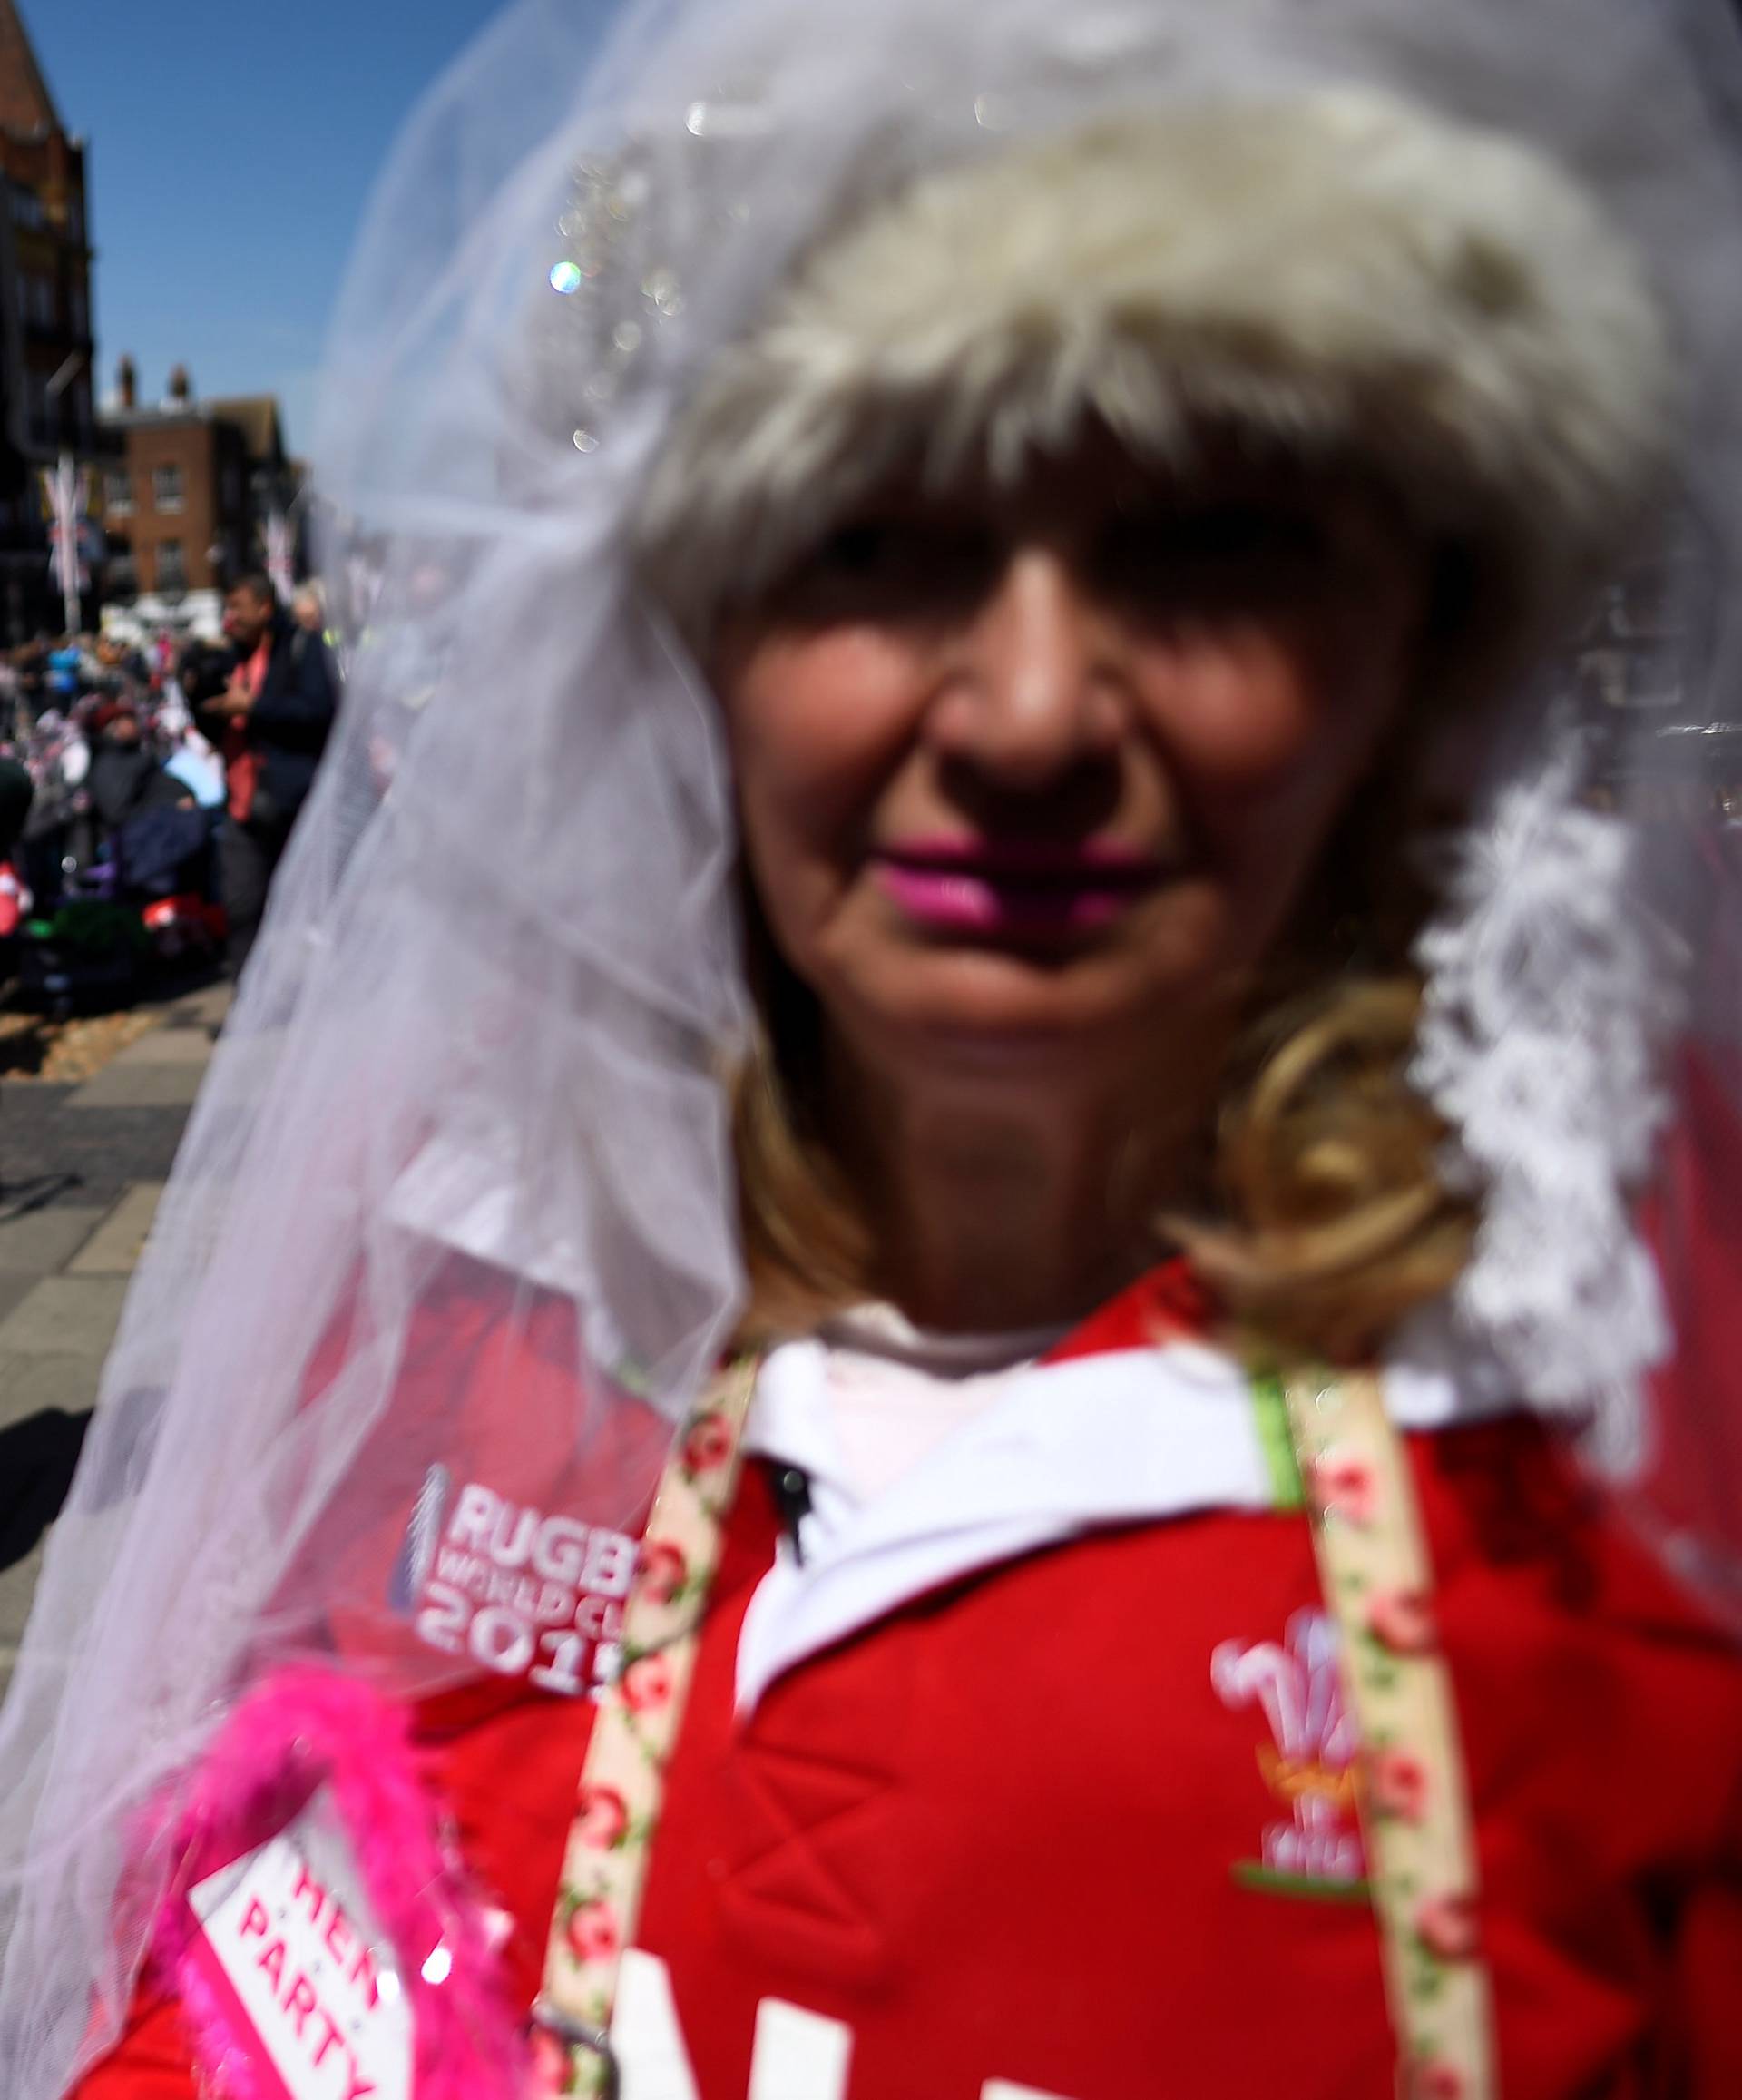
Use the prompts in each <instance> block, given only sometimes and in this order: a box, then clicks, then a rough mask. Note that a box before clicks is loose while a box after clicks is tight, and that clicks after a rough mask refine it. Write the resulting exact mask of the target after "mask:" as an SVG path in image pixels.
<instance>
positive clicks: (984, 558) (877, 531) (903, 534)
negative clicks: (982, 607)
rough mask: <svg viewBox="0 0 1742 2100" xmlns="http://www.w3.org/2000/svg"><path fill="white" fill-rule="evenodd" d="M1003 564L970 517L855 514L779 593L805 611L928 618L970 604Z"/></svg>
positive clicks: (782, 603)
mask: <svg viewBox="0 0 1742 2100" xmlns="http://www.w3.org/2000/svg"><path fill="white" fill-rule="evenodd" d="M998 566H999V554H998V548H997V545H996V542H995V540H994V538H993V535H992V534H991V533H990V532H989V531H986V530H984V529H983V528H981V527H979V526H977V525H974V524H972V523H966V522H964V523H954V522H952V521H949V520H944V519H931V518H906V517H899V516H896V517H888V518H883V517H863V518H854V519H850V520H848V521H847V523H846V524H845V525H837V527H836V529H835V530H834V531H833V532H832V533H830V534H829V535H828V536H827V538H826V539H825V540H823V541H822V542H821V544H820V545H818V546H817V548H816V549H815V551H814V552H813V553H812V554H810V555H809V556H808V557H807V559H806V560H805V561H804V562H802V563H801V564H799V565H798V567H797V568H796V569H795V570H794V571H793V572H792V573H791V574H790V575H788V577H787V579H786V580H785V582H784V583H783V584H781V585H780V587H779V589H778V592H777V594H776V597H777V601H778V605H779V608H780V609H781V610H782V611H783V612H784V613H788V614H789V615H792V616H796V617H800V618H807V617H808V618H815V619H845V618H849V617H858V618H872V617H876V618H878V619H888V620H905V619H927V618H934V617H937V616H940V615H943V614H944V613H953V612H956V611H960V610H964V609H965V608H967V607H968V606H971V605H972V604H974V602H975V601H976V600H977V599H978V598H979V597H980V596H981V595H983V594H984V592H985V591H986V590H987V589H988V588H989V587H990V586H991V584H993V581H994V580H995V578H996V576H997V574H998Z"/></svg>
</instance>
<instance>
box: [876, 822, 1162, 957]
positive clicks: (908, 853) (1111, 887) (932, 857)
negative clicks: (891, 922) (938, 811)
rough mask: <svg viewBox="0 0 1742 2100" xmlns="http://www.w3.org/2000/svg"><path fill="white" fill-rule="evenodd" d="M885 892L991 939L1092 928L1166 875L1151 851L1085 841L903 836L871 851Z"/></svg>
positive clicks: (949, 925) (943, 929)
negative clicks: (1060, 843)
mask: <svg viewBox="0 0 1742 2100" xmlns="http://www.w3.org/2000/svg"><path fill="white" fill-rule="evenodd" d="M872 868H873V871H874V873H875V875H876V880H877V883H878V886H879V887H880V888H881V889H882V890H883V893H884V895H885V896H886V897H887V898H889V899H890V900H891V901H892V902H893V903H894V904H895V905H896V906H897V907H898V908H900V909H901V910H902V911H903V912H905V914H906V915H907V917H908V918H911V919H914V920H915V921H917V923H918V924H919V925H921V926H923V927H927V928H929V929H931V930H933V931H935V932H939V933H956V934H978V935H980V936H982V937H986V938H990V939H993V940H996V939H1005V940H1032V939H1059V938H1067V939H1068V938H1069V937H1072V935H1081V934H1090V933H1097V932H1099V931H1101V929H1102V928H1103V927H1108V926H1111V924H1112V923H1113V921H1114V920H1115V919H1118V918H1121V917H1122V916H1123V914H1124V913H1125V912H1127V911H1128V910H1130V908H1131V907H1132V906H1133V905H1134V904H1136V903H1137V902H1138V901H1139V900H1140V898H1143V897H1144V896H1146V895H1147V894H1148V893H1149V892H1150V890H1152V889H1153V888H1155V887H1156V885H1157V884H1158V883H1160V881H1161V880H1162V878H1163V877H1164V876H1165V875H1166V873H1167V868H1166V867H1165V866H1164V864H1163V863H1162V862H1161V861H1160V859H1157V857H1156V856H1155V855H1154V854H1150V853H1140V852H1137V851H1135V850H1133V849H1130V848H1129V847H1123V846H1114V845H1109V844H1105V843H1101V842H1088V843H1082V844H1076V845H1052V844H1042V843H1040V842H1036V841H1030V840H1020V841H1014V840H996V839H902V840H900V841H898V842H897V843H896V844H895V845H893V846H888V847H885V848H883V849H881V850H880V851H878V852H876V854H874V855H873V856H872Z"/></svg>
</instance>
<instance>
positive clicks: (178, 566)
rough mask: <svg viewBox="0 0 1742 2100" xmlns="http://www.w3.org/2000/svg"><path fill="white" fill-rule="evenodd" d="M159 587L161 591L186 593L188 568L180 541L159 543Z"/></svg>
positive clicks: (160, 541)
mask: <svg viewBox="0 0 1742 2100" xmlns="http://www.w3.org/2000/svg"><path fill="white" fill-rule="evenodd" d="M157 587H158V589H159V590H160V591H185V590H186V589H187V587H188V567H187V564H186V563H185V562H184V561H183V560H182V558H181V541H180V540H159V542H158V543H157Z"/></svg>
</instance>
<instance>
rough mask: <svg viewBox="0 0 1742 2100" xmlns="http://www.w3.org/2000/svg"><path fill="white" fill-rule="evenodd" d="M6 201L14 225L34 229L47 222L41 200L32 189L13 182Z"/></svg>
mask: <svg viewBox="0 0 1742 2100" xmlns="http://www.w3.org/2000/svg"><path fill="white" fill-rule="evenodd" d="M6 201H7V204H8V206H9V207H10V209H11V212H12V222H13V224H14V225H15V226H27V227H29V228H31V229H32V230H33V231H34V230H35V229H36V228H38V227H41V226H44V225H46V224H47V222H48V214H47V213H46V212H45V211H44V210H43V201H42V199H41V198H40V197H39V196H38V195H37V194H36V192H35V191H34V190H26V189H24V188H23V187H22V186H21V185H20V184H18V183H14V184H13V185H12V187H11V193H10V195H9V196H8V198H7V200H6Z"/></svg>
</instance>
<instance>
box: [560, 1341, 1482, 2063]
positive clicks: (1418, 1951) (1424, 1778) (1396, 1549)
mask: <svg viewBox="0 0 1742 2100" xmlns="http://www.w3.org/2000/svg"><path fill="white" fill-rule="evenodd" d="M758 1368H759V1367H758V1359H755V1358H754V1357H749V1358H744V1359H740V1360H739V1361H738V1362H737V1363H735V1364H733V1365H731V1366H730V1367H729V1369H727V1370H725V1371H724V1372H722V1373H721V1374H720V1376H719V1378H718V1379H716V1380H715V1381H714V1383H713V1385H712V1386H711V1387H710V1389H709V1391H708V1393H707V1394H706V1396H705V1397H704V1398H703V1399H702V1401H701V1403H700V1406H699V1407H698V1408H697V1409H696V1411H695V1413H694V1414H693V1415H692V1416H691V1417H690V1421H689V1423H688V1425H687V1427H686V1428H685V1431H684V1434H683V1436H682V1438H681V1439H680V1443H679V1445H678V1448H677V1450H676V1452H675V1453H674V1455H673V1457H672V1458H671V1460H670V1464H669V1465H668V1466H667V1467H666V1471H665V1475H664V1477H663V1479H662V1480H661V1484H660V1488H659V1492H658V1495H657V1496H656V1497H655V1500H654V1504H653V1513H652V1516H651V1517H650V1519H649V1521H648V1527H647V1538H646V1543H645V1545H644V1546H643V1548H642V1555H641V1569H640V1572H639V1574H638V1575H637V1577H636V1581H635V1585H634V1587H633V1589H632V1591H631V1595H630V1599H629V1604H628V1609H627V1613H626V1614H625V1624H624V1635H623V1669H622V1673H621V1676H620V1677H619V1678H618V1680H617V1682H616V1683H615V1684H613V1685H612V1687H611V1689H610V1690H609V1691H608V1692H607V1693H605V1694H604V1696H603V1697H602V1700H601V1701H600V1707H599V1717H598V1720H597V1721H596V1722H595V1723H594V1725H593V1731H592V1740H591V1742H590V1743H589V1745H588V1749H587V1756H586V1761H585V1765H584V1767H583V1770H582V1779H581V1788H580V1795H579V1799H578V1802H577V1805H576V1811H575V1819H574V1822H573V1826H572V1828H571V1830H570V1832H569V1840H568V1847H567V1850H566V1852H565V1854H564V1858H563V1874H562V1879H561V1882H560V1883H559V1888H558V1896H557V1903H556V1909H555V1911H554V1913H553V1917H552V1919H551V1936H550V1940H549V1944H548V1947H547V1949H546V1954H545V1967H544V1981H543V1989H542V1990H541V1992H540V1994H539V1998H538V2002H537V2004H536V2006H535V2007H534V2008H533V2019H534V2022H535V2024H536V2025H537V2026H541V2027H543V2028H544V2029H545V2030H546V2031H547V2032H548V2033H550V2034H552V2035H553V2036H556V2037H557V2038H558V2039H559V2040H560V2041H561V2043H562V2044H563V2047H564V2048H565V2049H566V2050H567V2052H568V2054H569V2057H570V2061H571V2066H572V2069H573V2079H574V2083H573V2086H572V2087H571V2088H570V2089H571V2090H572V2091H573V2092H574V2093H575V2094H578V2095H599V2096H601V2100H612V2095H615V2094H616V2092H617V2070H616V2065H615V2061H614V2059H613V2058H612V2054H611V2047H610V2043H609V2039H608V2036H609V2030H610V2026H611V2017H612V2009H613V2007H614V2005H615V2002H616V1995H617V1979H618V1972H619V1969H620V1968H621V1962H622V1956H623V1950H624V1949H625V1948H627V1947H629V1946H630V1945H631V1944H632V1942H633V1939H634V1936H635V1931H636V1927H637V1925H638V1923H639V1921H640V1918H641V1898H642V1893H643V1890H644V1889H645V1886H646V1881H647V1874H648V1869H649V1867H650V1865H651V1849H652V1842H653V1837H654V1833H655V1830H656V1828H657V1825H658V1821H659V1814H660V1808H661V1801H662V1799H663V1795H664V1787H665V1774H666V1770H667V1766H668V1764H669V1762H670V1756H671V1752H672V1751H673V1749H674V1747H675V1746H676V1743H677V1740H678V1732H679V1730H680V1727H681V1725H682V1721H683V1712H684V1706H685V1703H686V1701H687V1699H688V1696H689V1691H690V1679H691V1677H692V1675H693V1674H694V1671H695V1662H696V1652H697V1649H698V1647H699V1645H700V1637H701V1621H702V1617H703V1614H704V1611H705V1608H706V1605H707V1602H708V1597H709V1595H710V1591H711V1588H712V1586H713V1581H714V1577H715V1575H716V1574H717V1573H718V1571H719V1557H720V1546H721V1539H722V1535H723V1533H724V1529H725V1523H726V1518H727V1515H728V1513H729V1510H730V1508H731V1506H732V1501H733V1497H734V1496H735V1495H736V1493H737V1489H738V1478H739V1467H740V1462H741V1457H742V1452H741V1446H742V1441H743V1432H744V1424H745V1418H746V1417H747V1415H748V1413H749V1403H750V1396H751V1394H752V1392H753V1390H754V1389H755V1385H756V1376H757V1371H758ZM1256 1382H1257V1386H1258V1391H1257V1394H1256V1396H1255V1398H1256V1404H1257V1407H1258V1416H1259V1420H1260V1429H1261V1436H1262V1435H1265V1433H1266V1432H1267V1431H1268V1432H1269V1435H1268V1438H1267V1441H1268V1446H1269V1456H1270V1457H1271V1461H1272V1471H1273V1476H1274V1477H1276V1479H1277V1500H1278V1502H1279V1503H1282V1504H1285V1505H1286V1504H1287V1503H1288V1502H1289V1501H1290V1500H1292V1499H1295V1498H1296V1496H1297V1495H1298V1492H1299V1487H1300V1486H1301V1485H1304V1487H1305V1491H1306V1498H1307V1506H1308V1508H1309V1511H1310V1514H1311V1517H1312V1529H1313V1541H1314V1547H1315V1551H1316V1556H1317V1561H1318V1569H1319V1579H1320V1583H1321V1585H1322V1587H1323V1589H1324V1593H1325V1599H1326V1608H1327V1609H1328V1610H1329V1612H1330V1613H1331V1615H1332V1616H1333V1617H1334V1618H1335V1620H1336V1624H1337V1626H1338V1629H1339V1633H1340V1635H1341V1639H1340V1642H1339V1655H1340V1667H1341V1671H1342V1675H1343V1682H1344V1690H1345V1696H1346V1699H1347V1701H1348V1704H1349V1710H1350V1712H1351V1713H1352V1715H1353V1717H1354V1720H1355V1726H1356V1729H1357V1732H1358V1733H1359V1735H1360V1739H1361V1742H1362V1744H1363V1784H1362V1786H1361V1787H1360V1789H1359V1798H1360V1801H1361V1820H1362V1827H1363V1834H1364V1837H1365V1842H1366V1850H1367V1861H1368V1869H1369V1878H1370V1883H1371V1888H1372V1901H1373V1908H1374V1911H1375V1916H1376V1918H1377V1919H1378V1924H1379V1931H1380V1940H1381V1946H1382V1948H1383V1954H1384V1961H1385V1991H1386V1998H1387V2002H1388V2004H1389V2007H1390V2011H1391V2021H1392V2027H1393V2031H1394V2033H1395V2036H1396V2040H1397V2061H1398V2075H1397V2092H1398V2095H1399V2100H1497V2095H1498V2093H1499V2084H1498V2079H1497V2075H1496V2072H1495V2067H1494V2055H1493V2017H1492V2003H1491V1997H1490V1990H1489V1981H1488V1974H1487V1970H1486V1968H1485V1967H1484V1965H1483V1961H1482V1959H1481V1957H1480V1954H1479V1951H1478V1948H1477V1944H1476V1936H1475V1898H1476V1873H1475V1848H1474V1841H1473V1835H1472V1828H1471V1820H1470V1811H1469V1803H1468V1798H1467V1792H1466V1788H1465V1783H1464V1770H1463V1757H1462V1754H1461V1752H1460V1748H1459V1743H1458V1734H1457V1721H1456V1712H1455V1708H1454V1706H1453V1696H1452V1687H1451V1681H1450V1677H1449V1674H1448V1673H1447V1671H1446V1667H1445V1664H1444V1660H1443V1658H1442V1657H1441V1655H1440V1654H1439V1652H1438V1648H1437V1644H1436V1640H1435V1636H1434V1621H1433V1613H1432V1609H1431V1601H1430V1600H1431V1595H1432V1582H1433V1575H1432V1569H1431V1567H1430V1565H1429V1562H1428V1556H1427V1549H1426V1545H1425V1539H1424V1533H1423V1530H1422V1524H1421V1516H1420V1513H1419V1511H1418V1509H1417V1506H1416V1502H1415V1494H1414V1483H1413V1481H1412V1479H1411V1477H1410V1472H1409V1465H1408V1460H1407V1458H1406V1457H1405V1455H1404V1448H1403V1444H1402V1440H1401V1438H1399V1437H1398V1434H1397V1432H1396V1429H1395V1428H1394V1427H1393V1425H1392V1422H1391V1420H1390V1418H1389V1417H1388V1416H1387V1414H1386V1412H1385V1399H1384V1394H1383V1391H1382V1389H1381V1387H1380V1383H1379V1381H1378V1379H1376V1378H1373V1377H1370V1376H1368V1375H1366V1374H1335V1375H1334V1374H1329V1373H1325V1372H1320V1371H1316V1370H1311V1369H1299V1370H1296V1371H1291V1372H1290V1373H1289V1374H1288V1375H1287V1376H1286V1377H1284V1378H1282V1379H1263V1378H1260V1379H1258V1380H1257V1381H1256ZM1278 1400H1279V1401H1280V1407H1279V1408H1278V1406H1277V1401H1278ZM1279 1414H1280V1415H1283V1416H1285V1417H1286V1422H1287V1428H1286V1432H1285V1431H1284V1430H1283V1428H1282V1423H1281V1422H1280V1421H1279V1420H1278V1419H1277V1417H1278V1415H1279ZM1291 1459H1292V1461H1293V1463H1292V1465H1291V1464H1290V1463H1289V1461H1290V1460H1291Z"/></svg>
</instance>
